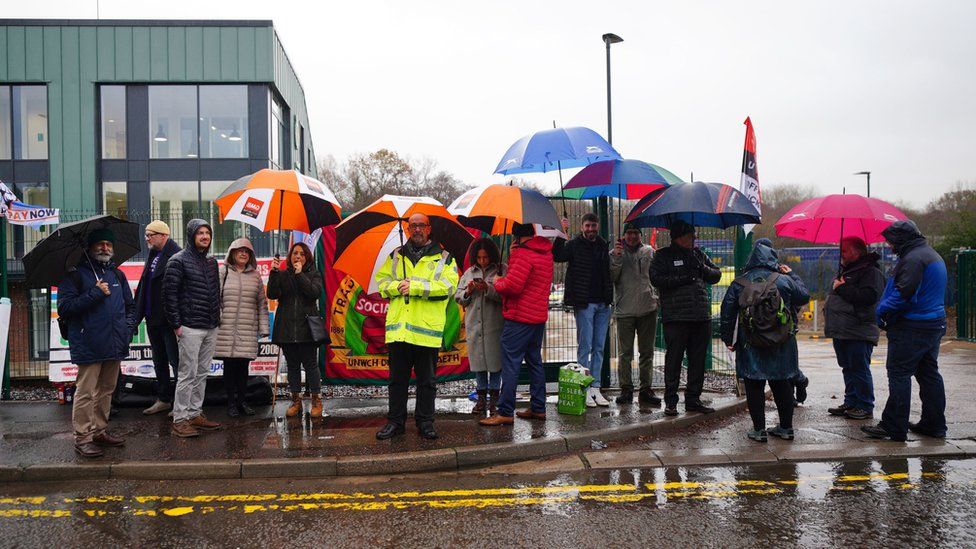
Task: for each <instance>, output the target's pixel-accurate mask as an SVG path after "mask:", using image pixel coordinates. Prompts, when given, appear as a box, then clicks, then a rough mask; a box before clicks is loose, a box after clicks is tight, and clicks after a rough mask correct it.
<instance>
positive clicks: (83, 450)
mask: <svg viewBox="0 0 976 549" xmlns="http://www.w3.org/2000/svg"><path fill="white" fill-rule="evenodd" d="M75 452H77V453H78V455H79V456H81V457H83V458H97V457H101V456H103V455H105V452H103V451H102V449H101V448H99V447H98V445H97V444H95V443H94V442H86V443H84V444H75Z"/></svg>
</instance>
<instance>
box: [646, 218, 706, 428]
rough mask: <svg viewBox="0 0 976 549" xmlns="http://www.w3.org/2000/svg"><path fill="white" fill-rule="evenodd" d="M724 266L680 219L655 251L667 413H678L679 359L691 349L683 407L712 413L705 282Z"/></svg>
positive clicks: (653, 279) (653, 271) (653, 272)
mask: <svg viewBox="0 0 976 549" xmlns="http://www.w3.org/2000/svg"><path fill="white" fill-rule="evenodd" d="M721 278H722V271H720V270H719V268H718V267H716V266H715V265H714V264H713V263H712V261H711V260H710V259H708V256H706V255H705V252H703V251H701V248H696V247H695V228H694V227H693V226H691V225H690V224H688V223H686V222H684V221H681V220H678V221H675V222H674V223H673V224H672V225H671V245H670V246H668V247H667V248H662V249H660V250H658V251H657V253H655V254H654V259H653V260H652V261H651V284H653V285H654V286H656V287H657V289H658V291H659V293H660V314H661V322H662V323H663V325H664V343H665V345H666V346H667V350H666V351H665V354H664V414H665V415H669V416H675V415H678V385H679V384H680V382H681V362H682V360H683V359H684V356H685V352H687V354H688V384H687V386H686V388H685V411H687V412H701V413H704V414H708V413H711V412H714V411H715V410H714V409H713V408H710V407H709V406H706V405H705V404H704V403H703V402H702V401H701V393H702V388H703V387H704V385H705V356H706V355H707V353H708V346H709V345H710V344H711V340H712V321H711V318H712V298H711V294H710V292H709V289H708V287H707V284H716V283H717V282H718V281H719V280H720V279H721Z"/></svg>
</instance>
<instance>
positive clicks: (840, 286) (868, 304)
mask: <svg viewBox="0 0 976 549" xmlns="http://www.w3.org/2000/svg"><path fill="white" fill-rule="evenodd" d="M879 260H880V258H879V257H878V254H876V253H868V248H867V246H866V245H865V243H864V241H863V240H861V239H860V238H858V237H856V236H854V237H848V238H845V239H844V240H843V241H842V242H841V244H840V263H841V267H840V273H838V275H837V278H836V279H835V280H834V285H833V289H832V290H831V291H830V293H829V294H828V295H827V305H826V310H827V314H826V324H825V326H824V335H826V336H827V337H829V338H831V339H833V341H834V352H835V353H836V354H837V364H839V365H840V367H841V369H842V370H843V371H844V403H843V404H841V405H840V406H837V407H835V408H829V409H827V412H828V413H830V414H831V415H835V416H846V417H848V418H851V419H867V418H870V417H872V415H873V412H874V381H873V379H872V378H871V353H872V352H873V351H874V346H875V345H877V344H878V337H879V336H880V335H881V330H880V329H879V328H878V321H877V316H876V314H875V308H876V307H877V306H878V301H880V300H881V292H883V291H884V283H885V281H884V274H882V272H881V267H880V266H879V264H878V261H879Z"/></svg>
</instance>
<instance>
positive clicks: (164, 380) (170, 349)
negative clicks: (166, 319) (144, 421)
mask: <svg viewBox="0 0 976 549" xmlns="http://www.w3.org/2000/svg"><path fill="white" fill-rule="evenodd" d="M146 335H147V336H149V348H150V349H152V361H153V369H154V370H156V387H157V389H158V393H157V398H158V399H159V400H160V401H162V402H170V403H171V402H173V394H174V393H175V392H176V376H178V375H179V373H180V347H179V343H178V342H177V341H176V334H175V333H174V332H173V329H172V328H170V327H169V326H168V325H166V324H163V325H160V326H148V325H147V326H146ZM170 365H172V366H173V374H172V376H171V375H170V371H169V367H170Z"/></svg>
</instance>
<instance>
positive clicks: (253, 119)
mask: <svg viewBox="0 0 976 549" xmlns="http://www.w3.org/2000/svg"><path fill="white" fill-rule="evenodd" d="M314 158H315V155H314V148H313V146H312V138H311V135H310V133H309V123H308V114H307V110H306V106H305V97H304V91H303V89H302V86H301V83H300V82H299V80H298V77H297V75H296V74H295V71H294V68H293V67H292V65H291V63H290V62H289V60H288V56H287V55H286V53H285V50H284V48H283V47H282V44H281V41H280V40H279V37H278V35H277V33H276V32H275V29H274V26H273V25H272V22H271V21H129V20H124V21H123V20H118V21H112V20H9V19H8V20H0V180H3V181H4V182H6V183H7V184H8V186H10V187H11V188H12V189H14V190H15V192H16V193H17V195H18V196H19V197H20V198H21V200H23V201H24V202H27V203H30V204H37V205H47V206H51V207H57V208H61V210H62V216H61V219H62V221H63V222H64V221H72V220H75V219H80V218H83V217H87V216H91V215H95V214H98V213H102V212H105V213H112V214H116V215H120V216H125V217H128V218H130V219H132V220H134V221H139V222H146V221H148V220H149V219H152V218H162V219H164V220H166V221H167V222H169V224H170V226H171V228H172V230H173V232H174V235H173V236H174V237H175V238H176V239H177V240H178V241H179V242H180V243H182V241H183V235H182V232H183V230H182V227H183V226H184V225H185V221H186V220H187V219H189V218H190V217H204V218H207V219H209V220H210V221H211V222H213V223H214V224H215V232H216V234H215V242H214V250H215V251H218V252H223V250H224V249H226V246H227V245H228V244H229V242H230V240H231V239H232V238H233V237H234V236H236V235H239V234H245V233H246V234H251V235H252V236H256V237H258V238H259V240H260V239H261V237H260V236H259V235H256V234H254V233H253V232H251V231H250V230H249V229H248V228H246V227H243V226H240V225H239V224H226V225H222V226H218V225H217V224H216V222H217V221H218V219H217V214H216V212H215V209H214V208H213V206H212V200H213V199H214V198H216V197H217V195H218V194H219V193H220V191H221V190H223V189H224V188H225V187H226V186H227V185H228V184H229V183H230V182H232V181H234V180H235V179H237V178H239V177H241V176H244V175H246V174H248V173H251V172H254V171H256V170H259V169H261V168H267V167H273V168H279V169H291V168H294V169H297V170H299V171H301V172H303V173H306V174H309V175H313V176H314V175H315V161H314ZM8 233H9V235H10V236H9V237H8V239H9V243H8V246H7V250H6V253H7V255H6V257H7V265H8V270H9V272H10V275H11V296H12V298H13V299H14V302H15V303H20V304H25V303H26V304H28V305H29V306H28V307H15V311H16V313H15V318H14V319H13V322H12V325H14V326H15V327H16V326H23V327H24V328H28V329H24V330H22V331H18V330H17V329H14V333H12V334H11V335H12V340H11V351H12V353H13V354H12V357H11V358H12V360H11V362H12V365H13V368H12V372H13V373H14V374H15V375H17V374H18V368H17V364H18V363H22V362H24V361H25V359H26V360H27V361H31V360H37V361H40V360H46V355H45V353H46V351H47V343H46V340H45V338H46V337H47V324H48V322H49V309H47V308H44V307H43V304H44V303H46V302H47V297H46V293H45V292H42V291H34V290H32V291H30V292H28V291H26V290H24V289H23V288H22V287H20V288H18V285H17V279H18V275H20V276H22V272H23V271H22V269H23V268H22V265H21V264H20V261H19V258H20V257H22V256H23V254H24V253H25V252H26V251H28V250H29V249H30V247H31V246H32V245H33V243H35V242H36V241H37V240H39V239H40V238H42V237H43V236H44V234H45V233H40V232H36V231H33V230H31V229H22V228H19V227H17V228H15V230H12V231H8ZM262 244H263V242H262ZM18 315H19V316H24V317H29V318H19V316H18ZM21 332H22V333H21ZM18 334H19V335H18ZM18 337H21V338H23V340H22V342H18V341H16V338H18ZM28 339H29V340H30V341H27V340H28ZM45 368H46V365H45ZM39 371H40V372H42V373H46V370H45V369H42V370H39Z"/></svg>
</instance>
